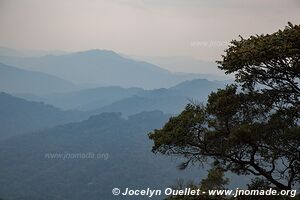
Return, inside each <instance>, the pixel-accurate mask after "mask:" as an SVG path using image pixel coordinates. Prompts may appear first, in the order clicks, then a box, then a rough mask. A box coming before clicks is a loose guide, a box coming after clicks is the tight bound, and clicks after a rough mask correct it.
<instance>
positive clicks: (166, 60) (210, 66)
mask: <svg viewBox="0 0 300 200" xmlns="http://www.w3.org/2000/svg"><path fill="white" fill-rule="evenodd" d="M128 57H131V58H134V59H137V60H144V61H146V62H149V63H152V64H154V65H157V66H161V67H163V68H164V69H167V70H170V71H172V72H183V71H184V72H186V73H200V74H202V75H203V77H200V78H206V79H208V80H226V79H229V77H230V76H228V75H227V76H225V75H224V72H222V71H221V70H220V69H218V67H217V66H218V65H217V64H216V63H215V62H214V61H204V60H199V59H195V58H193V57H188V56H128Z"/></svg>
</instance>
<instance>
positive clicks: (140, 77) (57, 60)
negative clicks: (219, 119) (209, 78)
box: [0, 50, 203, 89]
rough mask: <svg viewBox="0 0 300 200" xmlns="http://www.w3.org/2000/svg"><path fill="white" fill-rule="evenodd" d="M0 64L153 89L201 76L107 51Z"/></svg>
mask: <svg viewBox="0 0 300 200" xmlns="http://www.w3.org/2000/svg"><path fill="white" fill-rule="evenodd" d="M0 62H3V63H6V64H10V65H15V66H20V67H25V68H26V69H31V70H36V71H41V72H45V73H48V74H52V75H55V76H58V77H61V78H63V79H66V80H68V81H71V82H74V83H76V84H83V85H86V84H93V85H95V84H96V85H98V86H122V87H142V88H148V89H153V88H161V87H170V86H172V85H175V84H178V83H180V82H182V81H185V80H191V79H195V78H199V77H201V78H203V76H202V75H201V74H185V73H171V72H170V71H168V70H165V69H162V68H160V67H158V66H156V65H153V64H150V63H147V62H142V61H135V60H133V59H129V58H125V57H122V56H120V55H119V54H117V53H115V52H112V51H107V50H89V51H84V52H78V53H71V54H65V55H59V56H51V55H48V56H43V57H31V58H30V57H26V58H22V57H9V56H1V57H0Z"/></svg>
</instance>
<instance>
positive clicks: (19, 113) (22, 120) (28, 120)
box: [0, 92, 88, 140]
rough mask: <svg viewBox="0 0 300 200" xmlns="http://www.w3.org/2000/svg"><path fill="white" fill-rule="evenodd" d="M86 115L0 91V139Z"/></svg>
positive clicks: (76, 119) (80, 118) (72, 120)
mask: <svg viewBox="0 0 300 200" xmlns="http://www.w3.org/2000/svg"><path fill="white" fill-rule="evenodd" d="M87 117H88V114H86V113H83V112H79V111H61V110H60V109H58V108H55V107H53V106H50V105H46V104H44V103H38V102H30V101H26V100H24V99H21V98H16V97H14V96H11V95H9V94H6V93H3V92H2V93H0V140H2V139H5V138H9V137H12V136H15V135H19V134H23V133H26V132H30V131H37V130H40V129H44V128H49V127H53V126H55V125H59V124H64V123H68V122H74V121H80V120H83V119H86V118H87Z"/></svg>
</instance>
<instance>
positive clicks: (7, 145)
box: [0, 111, 206, 200]
mask: <svg viewBox="0 0 300 200" xmlns="http://www.w3.org/2000/svg"><path fill="white" fill-rule="evenodd" d="M168 118H169V116H168V115H164V114H163V113H162V112H159V111H152V112H143V113H140V114H137V115H134V116H130V117H129V118H128V119H127V120H126V119H124V118H122V117H121V116H120V114H118V113H104V114H101V115H97V116H93V117H91V118H89V119H88V120H86V121H83V122H80V123H72V124H67V125H62V126H58V127H55V128H52V129H48V130H44V131H40V132H37V133H32V134H26V135H22V136H18V137H15V138H11V139H8V140H6V141H5V142H0V160H1V170H0V177H1V179H0V185H1V187H0V196H1V197H3V198H4V199H23V200H33V199H39V200H46V199H72V200H82V199H89V200H98V199H105V200H115V199H149V198H148V197H143V196H129V197H124V196H121V195H120V196H113V195H112V193H111V190H112V189H113V188H114V187H117V188H120V189H121V190H122V191H124V189H125V188H126V187H129V188H135V189H144V188H148V187H149V188H153V189H162V190H164V189H165V188H166V187H169V186H172V185H174V184H176V181H177V180H178V179H179V178H184V179H186V180H193V179H194V180H195V181H199V180H201V178H203V177H205V175H206V171H205V170H199V169H198V168H197V169H191V168H189V169H187V171H178V170H177V167H176V166H177V165H178V163H179V160H177V162H175V161H171V160H170V159H169V158H168V157H161V156H159V155H155V154H153V153H151V146H152V142H151V141H150V140H149V139H148V137H147V133H148V132H149V131H151V130H153V129H154V128H160V127H161V126H162V125H163V124H164V122H166V120H168ZM76 154H77V155H78V154H80V155H82V154H83V155H88V154H94V155H95V157H94V158H93V157H86V158H84V157H81V158H80V157H79V158H78V157H77V158H76V157H74V155H76ZM51 155H52V157H51ZM55 155H56V156H59V155H61V156H63V155H65V156H67V155H69V158H68V157H65V159H64V158H62V157H60V158H59V157H54V156H55ZM71 155H72V156H71ZM97 155H99V156H98V159H97V158H96V156H97ZM162 198H163V196H158V197H153V198H151V199H162Z"/></svg>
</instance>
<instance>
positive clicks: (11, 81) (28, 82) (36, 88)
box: [0, 63, 77, 94]
mask: <svg viewBox="0 0 300 200" xmlns="http://www.w3.org/2000/svg"><path fill="white" fill-rule="evenodd" d="M76 88H77V87H76V86H75V85H74V84H73V83H71V82H69V81H65V80H63V79H61V78H57V77H55V76H52V75H48V74H45V73H41V72H34V71H29V70H24V69H19V68H16V67H12V66H8V65H5V64H2V63H0V91H4V92H9V93H35V94H46V93H52V92H66V91H72V90H75V89H76Z"/></svg>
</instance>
